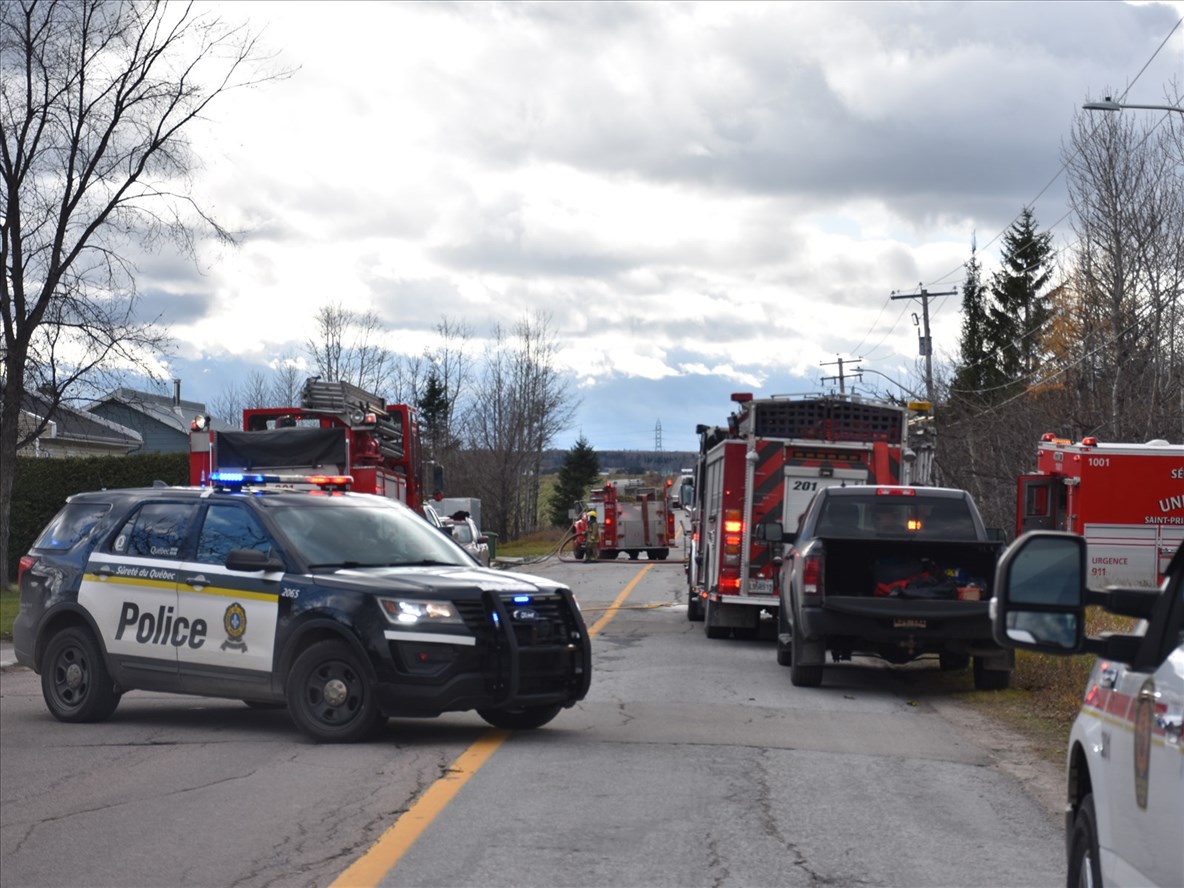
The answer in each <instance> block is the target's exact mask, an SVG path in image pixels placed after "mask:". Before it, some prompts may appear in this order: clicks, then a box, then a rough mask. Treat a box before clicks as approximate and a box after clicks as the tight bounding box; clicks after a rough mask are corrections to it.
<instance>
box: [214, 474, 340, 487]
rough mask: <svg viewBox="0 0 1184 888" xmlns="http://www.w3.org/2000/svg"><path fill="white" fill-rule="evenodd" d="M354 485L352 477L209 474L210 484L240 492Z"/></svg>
mask: <svg viewBox="0 0 1184 888" xmlns="http://www.w3.org/2000/svg"><path fill="white" fill-rule="evenodd" d="M353 483H354V478H353V475H296V474H291V475H271V474H263V473H261V472H230V471H216V472H210V484H211V485H212V486H214V487H218V488H221V489H223V490H241V489H242V488H244V487H247V486H252V487H262V486H266V485H269V484H276V485H285V486H291V485H295V484H308V485H311V486H313V487H319V488H321V489H322V490H349V488H350V485H352V484H353Z"/></svg>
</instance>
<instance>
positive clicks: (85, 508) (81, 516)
mask: <svg viewBox="0 0 1184 888" xmlns="http://www.w3.org/2000/svg"><path fill="white" fill-rule="evenodd" d="M110 510H111V504H110V503H67V504H66V505H65V506H63V507H62V510H61V511H60V512H58V513H57V515H55V516H54V519H53V520H52V521H50V522H49V524H48V525H47V526H46V528H45V530H43V531H41V536H39V537H38V538H37V542H35V543H34V544H33V548H34V549H58V550H61V549H71V548H73V547H74V546H76V545H77V544H78V543H79V542H80V541H81V540H83V539H84V538H85V537H86V536H88V535H89V534H90V532H91V531H92V530H94V529H95V525H96V524H98V523H99V519H100V518H102V517H103V516H104V515H106V514H107V512H109V511H110Z"/></svg>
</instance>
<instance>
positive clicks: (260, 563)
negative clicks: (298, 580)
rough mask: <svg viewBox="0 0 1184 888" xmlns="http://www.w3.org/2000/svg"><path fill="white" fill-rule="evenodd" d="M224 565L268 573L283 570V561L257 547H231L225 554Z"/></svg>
mask: <svg viewBox="0 0 1184 888" xmlns="http://www.w3.org/2000/svg"><path fill="white" fill-rule="evenodd" d="M226 566H227V568H229V569H230V570H242V571H248V572H252V573H254V572H256V571H263V572H264V573H269V572H272V571H277V570H283V569H284V562H282V561H280V559H279V558H278V557H277V556H275V555H273V554H269V553H264V552H260V551H259V550H258V549H231V550H230V554H229V555H227V556H226Z"/></svg>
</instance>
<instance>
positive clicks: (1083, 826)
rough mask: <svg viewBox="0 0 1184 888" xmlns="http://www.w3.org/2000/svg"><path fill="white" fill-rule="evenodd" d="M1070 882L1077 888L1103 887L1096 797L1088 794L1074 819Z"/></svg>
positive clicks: (1070, 854) (1070, 855)
mask: <svg viewBox="0 0 1184 888" xmlns="http://www.w3.org/2000/svg"><path fill="white" fill-rule="evenodd" d="M1068 884H1069V885H1072V886H1077V888H1101V885H1102V862H1101V860H1100V859H1099V855H1098V823H1097V815H1096V814H1095V813H1094V797H1093V795H1086V797H1085V798H1084V799H1082V800H1081V806H1080V807H1079V808H1078V809H1077V817H1076V818H1074V820H1073V843H1072V845H1071V846H1070V850H1069V878H1068Z"/></svg>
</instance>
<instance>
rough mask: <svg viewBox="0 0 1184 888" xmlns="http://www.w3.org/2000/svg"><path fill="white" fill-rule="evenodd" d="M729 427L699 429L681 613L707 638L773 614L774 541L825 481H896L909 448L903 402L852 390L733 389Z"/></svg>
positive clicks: (752, 628)
mask: <svg viewBox="0 0 1184 888" xmlns="http://www.w3.org/2000/svg"><path fill="white" fill-rule="evenodd" d="M732 400H733V401H734V402H735V403H736V405H737V410H736V412H734V413H733V414H732V415H731V416H730V417H729V418H728V424H727V427H726V428H725V427H711V428H709V427H707V426H699V428H698V431H699V434H700V448H699V449H700V453H699V459H698V463H697V465H696V467H695V507H694V509H693V510H692V526H691V538H692V542H691V552H690V556H689V560H688V565H687V579H688V596H687V618H688V619H690V620H692V621H699V620H702V621H703V623H704V630H705V631H706V634H707V637H708V638H724V637H726V636H727V635H728V634H729V633H732V634H734V635H737V636H738V637H750V638H751V637H755V635H756V634H757V632H758V631H759V628H760V616H761V612H762V611H767V612H768V613H769V614H770V615H776V613H777V607H778V601H779V598H778V590H777V589H776V588H775V581H776V577H777V565H776V564H775V559H776V558H777V556H779V555H780V554H781V539H780V538H777V539H765V534H764V525H765V524H766V522H768V523H769V524H770V526H772V524H777V525H779V526H780V527H783V528H784V529H786V530H791V529H793V528H795V527H797V525H798V520H799V518H800V517H801V516H802V514H803V513H804V512H805V510H806V506H807V504H808V503H809V502H810V499H811V497H813V496H814V494H815V493H817V492H818V491H819V490H821V489H822V488H824V487H829V486H832V485H846V484H902V483H909V481H910V480H911V479H909V478H908V477H906V476H907V474H908V466H909V461H910V460H911V459H912V451H910V450H909V448H908V447H907V446H906V439H907V435H908V419H909V410H908V407H907V406H904V405H900V404H893V403H888V402H884V401H877V400H871V399H865V398H860V397H857V396H842V395H840V396H775V397H771V398H762V399H754V398H753V396H752V395H751V394H748V393H740V394H734V395H732Z"/></svg>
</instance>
